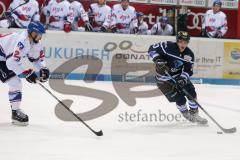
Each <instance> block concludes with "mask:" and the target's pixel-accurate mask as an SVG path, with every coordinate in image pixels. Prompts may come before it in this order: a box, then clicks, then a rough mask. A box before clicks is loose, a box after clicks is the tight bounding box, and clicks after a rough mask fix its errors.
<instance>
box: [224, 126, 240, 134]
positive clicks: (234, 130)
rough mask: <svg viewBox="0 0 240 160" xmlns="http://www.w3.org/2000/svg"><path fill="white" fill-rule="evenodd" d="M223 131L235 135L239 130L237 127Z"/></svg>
mask: <svg viewBox="0 0 240 160" xmlns="http://www.w3.org/2000/svg"><path fill="white" fill-rule="evenodd" d="M222 131H223V132H224V133H235V132H237V128H236V127H233V128H229V129H225V128H222Z"/></svg>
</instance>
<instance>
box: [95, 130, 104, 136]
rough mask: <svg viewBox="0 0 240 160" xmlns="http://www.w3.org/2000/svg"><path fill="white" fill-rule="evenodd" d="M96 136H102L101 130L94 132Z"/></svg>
mask: <svg viewBox="0 0 240 160" xmlns="http://www.w3.org/2000/svg"><path fill="white" fill-rule="evenodd" d="M94 133H95V134H96V135H97V136H103V131H102V130H101V131H99V132H94Z"/></svg>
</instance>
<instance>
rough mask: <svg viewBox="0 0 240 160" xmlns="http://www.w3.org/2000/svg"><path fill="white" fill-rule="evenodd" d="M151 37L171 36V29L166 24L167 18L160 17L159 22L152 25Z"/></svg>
mask: <svg viewBox="0 0 240 160" xmlns="http://www.w3.org/2000/svg"><path fill="white" fill-rule="evenodd" d="M151 34H152V35H165V36H167V35H173V27H172V26H171V25H170V24H168V17H166V16H162V17H160V19H159V22H157V23H156V24H154V25H153V27H152V29H151Z"/></svg>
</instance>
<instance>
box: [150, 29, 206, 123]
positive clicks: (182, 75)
mask: <svg viewBox="0 0 240 160" xmlns="http://www.w3.org/2000/svg"><path fill="white" fill-rule="evenodd" d="M189 40H190V36H189V34H188V33H187V32H184V31H179V32H178V33H177V36H176V42H161V43H157V44H154V45H151V46H150V48H149V51H148V54H149V55H150V56H151V57H152V58H153V62H154V63H155V64H156V83H157V86H158V88H159V89H160V90H161V92H162V93H163V94H164V95H165V96H166V98H167V99H168V100H169V102H176V105H177V108H178V109H179V111H180V112H181V113H182V115H183V117H184V118H186V119H187V120H188V121H190V122H195V123H198V124H207V122H208V121H207V119H205V118H202V117H200V116H199V113H198V105H197V104H196V103H195V102H194V101H192V100H191V99H190V97H187V96H186V95H185V94H184V93H183V92H182V91H181V90H182V89H183V88H184V89H185V90H186V91H187V92H188V93H189V94H190V95H191V96H192V97H193V98H195V99H196V98H197V94H196V91H195V88H194V86H193V84H192V83H191V81H190V80H189V77H190V76H192V75H193V64H194V53H193V52H192V51H191V49H190V48H188V43H189ZM168 74H169V75H171V77H173V78H174V79H175V82H174V80H172V79H171V77H170V76H169V75H168ZM176 82H177V84H176ZM187 102H188V106H189V109H188V106H187Z"/></svg>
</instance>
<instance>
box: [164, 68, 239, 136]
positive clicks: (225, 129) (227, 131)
mask: <svg viewBox="0 0 240 160" xmlns="http://www.w3.org/2000/svg"><path fill="white" fill-rule="evenodd" d="M165 73H166V74H167V75H168V76H169V77H170V78H171V80H172V81H173V82H174V83H175V84H176V85H177V86H178V83H177V81H176V80H175V79H174V78H173V77H172V76H171V75H170V74H169V73H168V71H166V70H165ZM176 89H177V90H178V91H179V92H181V91H180V90H179V88H178V87H176ZM182 91H183V92H184V93H185V95H186V96H187V97H189V98H190V99H191V100H192V101H194V102H195V103H196V104H197V105H198V107H199V108H200V109H201V110H202V111H203V112H204V113H205V114H206V115H207V116H208V117H209V118H210V119H211V120H212V121H213V122H214V123H215V124H216V125H217V126H218V127H219V128H220V129H221V130H222V131H223V132H224V133H235V132H236V131H237V128H236V127H233V128H229V129H227V128H223V127H222V126H221V125H220V124H219V123H218V122H217V121H216V120H215V119H214V118H213V117H212V116H211V115H210V114H209V113H208V112H207V111H206V110H205V109H204V108H203V107H202V106H201V105H200V104H199V103H198V101H197V100H196V99H194V98H193V97H192V96H191V95H190V94H189V93H188V92H187V91H186V90H185V89H184V88H182Z"/></svg>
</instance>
